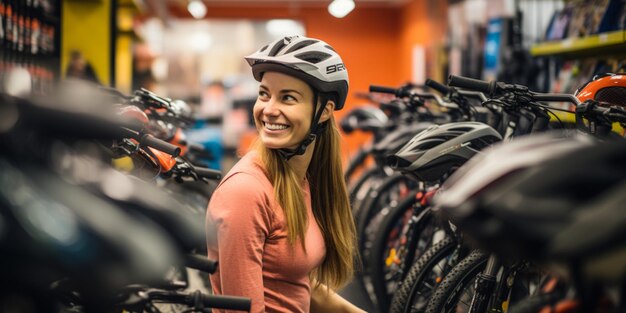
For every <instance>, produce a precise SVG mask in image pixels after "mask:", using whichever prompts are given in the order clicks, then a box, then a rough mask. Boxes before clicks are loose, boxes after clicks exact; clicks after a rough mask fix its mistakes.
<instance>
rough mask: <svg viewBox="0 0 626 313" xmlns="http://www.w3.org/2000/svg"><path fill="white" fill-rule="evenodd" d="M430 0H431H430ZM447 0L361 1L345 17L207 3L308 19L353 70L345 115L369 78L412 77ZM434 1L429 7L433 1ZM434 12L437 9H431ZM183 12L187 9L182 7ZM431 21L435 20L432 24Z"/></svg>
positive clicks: (356, 140)
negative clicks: (418, 49) (414, 55)
mask: <svg viewBox="0 0 626 313" xmlns="http://www.w3.org/2000/svg"><path fill="white" fill-rule="evenodd" d="M427 2H428V3H427ZM445 2H446V1H440V0H412V1H410V2H408V3H407V4H405V5H403V6H373V5H361V4H360V3H359V2H358V1H357V8H356V9H355V10H354V11H353V12H351V13H350V14H349V15H348V16H346V17H345V18H343V19H337V18H334V17H332V16H331V15H330V14H329V13H328V10H327V7H326V5H323V6H320V5H305V4H297V3H296V4H294V3H291V4H273V5H258V6H250V5H230V6H229V5H224V4H221V5H220V4H213V5H211V4H210V3H209V4H208V5H207V8H208V10H207V11H208V14H207V18H248V19H272V18H291V19H297V20H300V21H302V22H303V23H304V25H305V28H306V32H307V36H310V37H315V38H319V39H322V40H324V41H326V42H328V43H329V44H330V45H332V46H333V48H335V49H336V50H337V51H338V52H339V53H340V54H341V56H342V59H343V60H344V63H345V64H346V68H347V69H348V73H349V76H350V95H349V96H348V101H347V103H346V106H345V108H344V109H343V110H342V111H340V112H338V113H337V117H338V118H341V116H343V114H345V113H346V112H347V111H349V110H350V108H352V107H355V106H359V105H362V104H363V103H366V101H365V100H362V99H358V98H356V97H355V96H354V93H355V92H367V90H368V88H369V85H370V84H378V85H383V86H399V85H400V84H402V83H404V82H407V81H408V80H409V79H410V78H411V58H410V51H411V47H412V45H413V44H415V43H420V44H424V45H427V44H429V41H431V40H435V39H436V38H439V39H440V38H441V37H443V34H445V32H442V31H441V29H442V28H443V27H442V26H441V25H439V24H442V25H443V26H445V24H446V21H445V19H442V18H440V17H439V15H440V14H439V13H438V12H439V11H437V10H439V9H438V8H439V7H441V6H442V4H441V3H444V4H443V6H444V7H445ZM429 4H430V7H429ZM435 7H437V10H435V11H434V12H435V14H433V10H434V9H435ZM179 13H180V15H181V16H185V15H186V14H187V13H186V12H184V11H182V12H179ZM433 23H435V24H437V25H433ZM344 138H345V139H346V140H345V144H346V147H347V148H348V150H349V151H355V149H356V148H357V147H359V146H360V145H361V144H363V143H364V142H366V141H367V140H368V136H365V135H364V134H351V135H350V136H345V137H344Z"/></svg>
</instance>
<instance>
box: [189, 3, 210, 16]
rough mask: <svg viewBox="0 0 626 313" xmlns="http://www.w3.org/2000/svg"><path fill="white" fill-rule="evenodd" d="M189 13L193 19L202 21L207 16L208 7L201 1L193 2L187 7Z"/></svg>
mask: <svg viewBox="0 0 626 313" xmlns="http://www.w3.org/2000/svg"><path fill="white" fill-rule="evenodd" d="M187 11H189V13H190V14H191V16H193V18H195V19H201V18H203V17H204V16H205V15H206V5H204V2H202V1H201V0H193V1H190V2H189V4H188V5H187Z"/></svg>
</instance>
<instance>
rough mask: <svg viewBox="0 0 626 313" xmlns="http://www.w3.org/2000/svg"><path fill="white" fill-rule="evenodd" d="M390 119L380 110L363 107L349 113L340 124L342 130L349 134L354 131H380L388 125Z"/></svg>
mask: <svg viewBox="0 0 626 313" xmlns="http://www.w3.org/2000/svg"><path fill="white" fill-rule="evenodd" d="M388 120H389V118H388V117H387V115H386V114H385V113H384V112H383V111H382V110H381V109H379V108H376V107H372V106H362V107H358V108H354V109H352V110H350V112H348V113H347V114H346V115H345V116H344V117H343V119H341V122H340V123H339V124H340V126H341V129H342V130H343V131H344V132H345V133H346V134H349V133H351V132H353V131H354V130H357V129H358V130H362V131H370V132H371V131H373V132H375V131H378V130H379V129H383V128H384V127H385V126H386V125H387V121H388Z"/></svg>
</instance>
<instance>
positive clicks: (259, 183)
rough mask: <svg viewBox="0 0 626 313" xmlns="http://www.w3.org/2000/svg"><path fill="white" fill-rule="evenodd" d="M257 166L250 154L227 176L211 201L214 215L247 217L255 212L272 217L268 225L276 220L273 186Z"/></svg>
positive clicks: (211, 210) (210, 205) (210, 208)
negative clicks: (274, 217)
mask: <svg viewBox="0 0 626 313" xmlns="http://www.w3.org/2000/svg"><path fill="white" fill-rule="evenodd" d="M256 163H257V161H256V160H255V158H254V155H249V154H247V155H245V156H244V157H243V158H242V159H241V160H240V161H239V162H237V164H235V166H233V168H232V169H231V170H230V171H229V172H228V174H226V175H225V176H224V178H223V179H222V181H221V182H220V184H219V185H218V187H217V189H216V190H215V192H214V193H213V195H212V197H211V200H210V201H209V212H210V213H211V214H212V215H216V216H222V215H225V214H226V215H232V214H234V215H233V216H237V218H244V216H243V215H250V213H254V214H252V215H259V214H261V215H263V216H265V218H269V219H268V220H267V221H266V222H268V223H269V221H270V220H271V219H273V216H274V213H273V212H274V209H273V206H274V205H273V203H274V202H273V189H272V184H271V183H270V182H269V180H268V179H267V176H265V174H264V172H263V169H262V168H260V167H259V166H258V164H256ZM253 208H260V210H254V209H253ZM242 214H243V215H242ZM214 218H215V217H214Z"/></svg>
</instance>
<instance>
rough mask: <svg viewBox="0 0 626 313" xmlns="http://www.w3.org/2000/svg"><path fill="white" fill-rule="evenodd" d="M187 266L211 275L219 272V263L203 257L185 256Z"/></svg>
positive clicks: (196, 255) (195, 255)
mask: <svg viewBox="0 0 626 313" xmlns="http://www.w3.org/2000/svg"><path fill="white" fill-rule="evenodd" d="M184 263H185V266H186V267H189V268H193V269H196V270H199V271H203V272H207V273H210V274H213V273H215V271H216V270H217V261H213V260H210V259H208V258H206V257H204V256H202V255H198V254H188V255H185V262H184Z"/></svg>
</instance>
